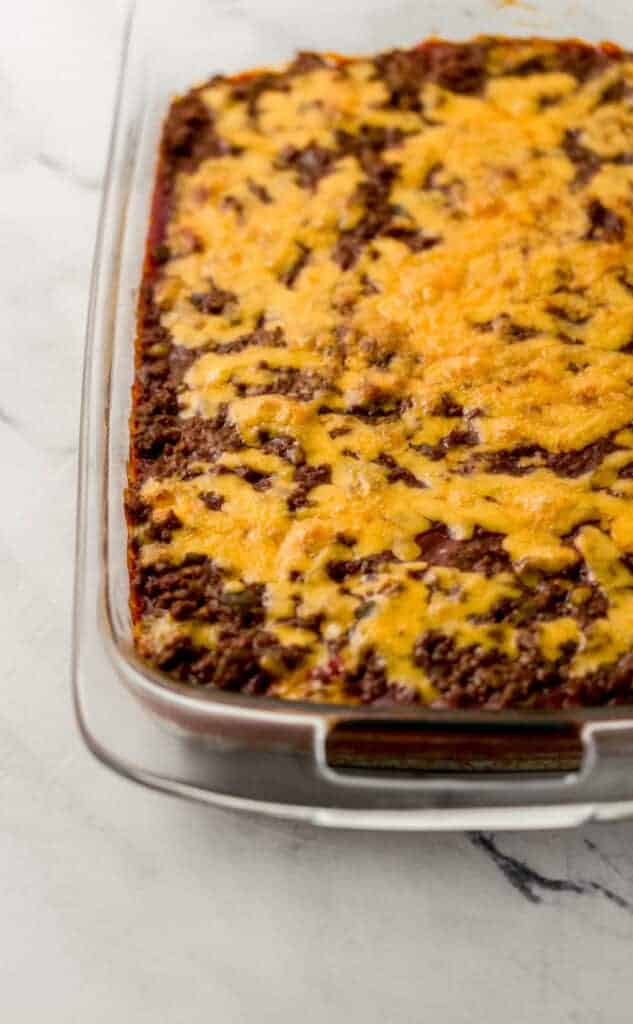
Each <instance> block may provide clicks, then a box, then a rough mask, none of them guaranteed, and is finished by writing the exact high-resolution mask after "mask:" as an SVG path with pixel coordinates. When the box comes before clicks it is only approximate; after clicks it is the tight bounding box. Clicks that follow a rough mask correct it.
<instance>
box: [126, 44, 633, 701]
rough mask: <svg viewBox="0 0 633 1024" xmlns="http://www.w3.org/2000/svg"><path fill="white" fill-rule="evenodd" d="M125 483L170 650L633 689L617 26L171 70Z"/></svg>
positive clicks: (631, 193) (292, 680)
mask: <svg viewBox="0 0 633 1024" xmlns="http://www.w3.org/2000/svg"><path fill="white" fill-rule="evenodd" d="M126 508H127V517H128V524H129V534H130V546H129V564H130V574H131V608H132V616H133V621H134V631H135V642H136V644H137V647H138V650H139V651H140V653H141V654H142V655H143V656H144V657H145V658H147V659H148V660H149V661H150V662H151V663H152V664H153V665H155V666H157V667H159V668H161V669H163V670H164V671H166V672H167V673H169V674H170V675H171V676H172V677H174V678H176V679H178V680H180V681H184V682H188V683H191V684H193V685H195V686H203V687H204V686H210V687H220V688H223V689H229V690H241V691H243V692H246V693H249V694H266V695H268V696H275V697H282V698H290V699H293V700H307V701H318V702H335V703H345V704H372V705H381V704H385V705H389V704H394V703H398V704H421V705H429V704H430V705H433V706H435V707H485V708H503V707H522V708H529V707H534V708H557V707H565V706H568V705H589V706H595V705H603V704H608V703H619V702H628V701H630V700H631V698H632V697H633V56H632V55H629V54H626V53H624V52H622V51H620V50H618V49H617V48H616V47H613V46H609V45H605V46H603V47H597V48H594V47H591V46H588V45H585V44H582V43H579V42H576V41H561V42H557V41H543V40H506V39H489V38H482V39H478V40H475V41H474V42H472V43H467V44H450V43H444V42H441V41H437V40H431V41H429V42H427V43H424V44H422V45H421V46H419V47H416V48H414V49H411V50H397V51H391V52H388V53H383V54H379V55H377V56H374V57H372V58H354V59H346V58H341V57H338V56H331V55H317V54H300V55H299V56H298V57H297V58H296V60H294V61H293V62H292V63H291V64H289V65H288V66H287V67H285V68H283V69H281V70H272V71H268V70H262V71H257V72H252V73H247V74H244V75H241V76H236V77H232V78H228V77H222V76H219V77H216V78H213V79H211V80H210V81H209V82H207V83H205V84H203V85H201V86H199V87H196V88H195V89H193V90H192V91H190V92H189V93H188V94H186V95H184V96H182V97H180V98H178V99H176V100H175V101H174V102H173V104H172V106H171V108H170V111H169V113H168V116H167V118H166V121H165V125H164V131H163V137H162V141H161V146H160V153H159V161H158V171H157V181H156V187H155V194H154V202H153V208H152V215H151V225H150V232H149V239H148V245H147V254H146V259H145V265H144V276H143V282H142V288H141V293H140V300H139V313H138V332H137V342H136V379H135V384H134V391H133V411H132V419H131V456H130V465H129V488H128V493H127V498H126Z"/></svg>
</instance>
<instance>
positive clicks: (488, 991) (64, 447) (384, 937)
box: [0, 0, 633, 1024]
mask: <svg viewBox="0 0 633 1024" xmlns="http://www.w3.org/2000/svg"><path fill="white" fill-rule="evenodd" d="M420 2H422V0H420ZM220 6H221V8H222V10H223V11H225V12H230V11H231V10H234V11H235V16H236V17H239V18H240V19H241V21H242V22H243V23H245V24H246V25H247V26H250V30H251V31H252V32H253V37H254V38H256V37H257V34H258V32H260V31H264V30H266V28H267V26H269V25H270V24H271V20H272V19H269V18H267V17H266V12H265V8H264V5H263V4H258V5H257V7H258V11H257V15H256V16H255V15H253V16H250V15H249V13H248V5H247V4H241V3H235V4H232V5H231V4H228V3H223V4H221V5H220ZM344 6H345V5H344V3H341V7H344ZM377 10H379V6H378V5H377ZM249 18H250V21H249ZM376 24H377V29H376V31H377V33H380V32H381V31H382V30H383V29H386V28H388V26H387V20H386V18H383V19H382V20H381V18H380V15H379V14H378V15H377V20H376ZM121 28H122V3H121V2H118V3H117V2H112V0H110V2H109V3H106V2H100V0H65V2H62V0H57V2H51V0H22V2H21V3H12V4H11V5H9V4H7V10H3V32H2V37H1V39H0V50H1V63H0V123H1V124H2V141H1V142H0V223H1V230H0V263H1V265H2V273H1V276H0V280H1V281H2V286H1V288H0V305H1V308H2V320H1V322H2V324H3V334H2V342H1V343H0V465H2V468H3V477H2V512H1V513H0V621H2V638H3V644H2V669H3V679H2V683H3V685H2V695H3V696H2V702H1V703H0V864H1V865H2V871H1V873H0V1005H1V1007H2V1018H3V1020H7V1021H11V1022H16V1024H23V1022H24V1024H31V1022H34V1024H35V1022H40V1021H42V1020H47V1021H50V1022H51V1024H72V1022H80V1021H81V1022H82V1024H83V1022H84V1021H90V1022H91V1024H106V1022H107V1024H112V1022H113V1021H117V1022H118V1021H121V1022H126V1024H127V1022H130V1024H145V1022H147V1024H150V1022H151V1024H157V1022H163V1021H167V1022H177V1024H181V1022H182V1024H197V1022H201V1024H202V1022H205V1024H206V1022H208V1021H211V1020H212V1021H213V1022H214V1024H241V1022H246V1024H251V1022H255V1021H257V1022H262V1024H266V1022H268V1021H270V1022H271V1024H272V1022H273V1021H274V1022H275V1024H284V1022H291V1021H295V1020H296V1019H300V1020H301V1021H302V1024H321V1022H323V1021H332V1022H335V1024H338V1022H341V1024H342V1022H356V1021H359V1022H360V1021H362V1022H363V1024H383V1022H386V1024H390V1022H392V1021H393V1022H403V1024H418V1022H426V1021H429V1020H432V1021H437V1022H442V1024H444V1022H447V1024H478V1022H480V1021H486V1022H488V1024H509V1022H510V1024H534V1022H535V1021H539V1024H565V1022H575V1024H620V1022H622V1024H624V1022H628V1021H630V1020H631V1016H632V1011H631V1005H630V1004H631V1000H630V995H631V990H632V982H631V968H630V954H631V948H632V947H631V943H632V940H633V853H632V847H633V823H631V824H620V825H612V826H602V827H592V828H586V829H583V830H580V831H578V832H569V833H565V832H546V833H541V834H518V833H517V834H505V835H501V834H498V835H490V834H487V833H486V834H481V835H472V836H465V835H458V834H451V835H438V834H434V835H426V836H425V835H412V834H405V835H370V834H364V833H330V832H318V831H316V830H312V829H309V828H307V827H304V826H293V825H289V824H280V823H276V822H272V821H266V820H261V819H256V818H247V817H239V816H236V815H233V814H229V813H224V812H220V811H213V810H210V809H207V808H203V807H198V806H190V805H186V804H182V803H178V802H177V801H175V800H170V799H167V798H164V797H160V796H157V795H154V794H151V793H149V792H145V791H142V790H140V789H137V788H134V787H133V786H132V785H130V784H129V783H126V782H124V781H122V780H120V779H118V778H116V777H115V776H114V775H112V774H109V773H108V772H106V771H105V770H104V769H103V768H101V767H100V766H99V765H97V764H96V762H94V761H93V760H92V759H91V758H90V756H89V755H88V754H87V753H86V752H85V750H84V749H83V748H82V746H81V744H80V741H79V738H78V735H77V732H76V729H75V726H74V723H73V720H72V714H71V706H70V698H69V680H68V675H69V673H68V661H69V633H70V627H69V616H70V590H71V576H72V559H73V517H74V490H75V470H76V465H75V463H76V441H77V425H78V407H79V382H80V363H81V349H82V335H83V324H84V316H85V309H86V302H87V288H88V279H89V269H90V261H91V254H92V246H93V238H94V231H95V224H96V215H97V207H98V203H99V195H100V182H101V178H102V171H103V163H104V155H105V146H106V137H107V130H108V121H109V109H110V105H111V102H112V94H113V88H114V78H115V71H116V63H117V57H118V46H119V39H120V33H121ZM282 42H283V40H282ZM78 119H80V120H78ZM84 119H85V120H84ZM78 123H81V130H80V131H77V130H76V125H77V124H78Z"/></svg>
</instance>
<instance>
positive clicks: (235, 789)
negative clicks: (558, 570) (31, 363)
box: [74, 3, 633, 828]
mask: <svg viewBox="0 0 633 1024" xmlns="http://www.w3.org/2000/svg"><path fill="white" fill-rule="evenodd" d="M168 7H169V5H168ZM555 11H556V7H554V8H553V7H552V5H551V4H550V5H548V7H547V19H548V21H547V22H543V16H541V15H539V14H538V12H533V13H532V19H533V21H532V23H531V24H530V23H529V18H528V19H527V21H528V23H527V24H526V12H525V11H521V10H520V9H519V8H516V9H515V8H506V9H498V8H496V7H494V6H489V5H481V8H480V10H479V11H478V12H477V13H476V14H475V15H472V16H469V15H464V14H463V13H460V10H459V8H458V6H457V5H451V4H449V5H442V6H441V8H440V7H439V5H438V7H437V8H435V7H434V6H433V5H426V8H425V10H424V11H423V12H418V14H417V15H416V18H414V19H411V18H410V17H406V15H407V14H408V13H410V12H407V10H406V9H405V7H404V6H400V5H397V4H394V5H390V7H389V8H388V9H387V12H388V14H389V33H390V34H391V37H392V38H391V39H390V40H389V41H393V43H394V44H395V43H398V42H413V41H414V40H416V39H420V38H424V36H426V35H428V34H429V33H430V32H431V31H434V30H435V31H438V32H440V33H441V34H442V35H443V36H446V37H459V36H472V35H473V34H474V33H476V32H480V31H486V32H488V31H490V32H506V33H513V34H516V33H517V32H521V31H522V32H524V33H534V32H536V31H538V32H539V34H544V33H546V34H552V35H567V34H569V28H570V26H569V24H565V19H564V18H563V5H561V8H560V12H561V13H560V17H559V20H558V23H557V21H556V14H555ZM262 12H263V8H262V7H260V5H257V4H253V5H251V8H250V13H251V26H252V31H253V32H255V31H256V30H255V28H254V26H256V25H258V24H259V20H258V19H261V18H262V17H264V20H265V18H266V15H265V13H264V14H263V13H262ZM278 16H279V24H283V25H284V26H285V37H282V35H275V34H274V33H263V35H265V36H267V38H269V40H272V44H271V46H270V49H268V50H265V51H264V50H256V48H253V46H252V38H251V37H250V36H249V35H248V32H242V33H240V31H239V29H240V20H239V17H238V16H236V15H234V14H233V15H232V14H230V12H228V13H227V12H224V13H223V12H222V11H221V10H219V9H218V8H216V7H215V6H209V5H206V4H198V3H193V4H191V5H187V13H186V16H185V17H184V18H183V8H182V5H180V6H179V7H178V20H179V24H182V23H183V22H184V24H186V25H187V26H188V28H187V31H186V32H185V33H184V35H183V36H182V38H179V42H178V46H177V47H173V46H172V47H171V49H170V48H169V47H165V42H164V40H162V41H161V38H160V30H159V28H158V26H157V23H156V20H155V18H154V17H152V14H151V11H150V10H149V7H146V6H145V5H144V4H141V5H140V6H139V7H138V8H137V10H136V12H135V17H134V19H133V21H132V29H131V36H130V39H129V54H128V62H127V65H126V67H127V70H126V71H125V73H124V75H123V79H122V81H123V87H122V92H121V96H120V104H119V111H118V115H117V123H116V125H115V132H114V139H113V149H112V156H111V162H110V170H109V187H108V189H107V196H106V201H105V206H104V214H103V218H102V222H101V232H100V234H101V237H100V244H99V247H98V254H97V260H96V267H95V280H94V286H93V297H92V303H91V316H90V322H89V330H88V347H87V359H86V377H85V391H84V406H83V426H82V465H81V473H80V517H79V533H78V563H77V589H76V619H75V656H74V657H75V670H74V672H75V694H76V702H77V709H78V712H79V718H80V724H81V727H82V731H83V733H84V736H85V738H86V740H87V742H88V743H89V745H90V746H91V748H92V749H93V750H94V751H95V752H96V753H98V754H99V756H101V757H102V758H103V759H104V760H106V761H108V762H109V763H111V764H113V765H114V766H116V767H117V768H118V769H119V770H120V771H123V772H124V773H126V774H129V775H131V776H132V777H135V778H138V779H140V780H142V781H145V782H147V783H148V784H151V785H154V786H157V787H158V788H163V789H166V790H169V791H173V792H180V793H183V794H186V795H190V796H196V797H200V798H202V799H208V800H213V801H215V802H219V803H224V804H228V805H231V806H246V807H251V808H253V809H260V810H268V811H270V812H272V813H277V814H285V815H287V816H293V817H300V818H304V819H307V820H313V821H318V822H322V823H324V824H336V825H349V826H351V825H356V826H358V827H367V826H372V827H412V828H455V827H483V826H486V827H502V826H503V825H504V824H505V825H507V826H508V827H517V825H519V824H520V825H521V826H522V827H529V826H533V827H537V826H542V825H547V824H549V825H552V824H561V825H562V824H573V823H576V822H579V821H582V820H586V819H587V818H588V817H590V816H592V815H595V816H602V817H608V816H610V817H613V816H617V815H622V814H624V813H628V812H629V811H630V809H631V807H630V803H629V802H630V801H631V800H632V799H633V785H631V786H629V784H628V780H627V766H626V751H627V749H628V746H629V744H630V742H631V739H630V733H629V731H628V729H627V727H626V726H627V722H628V715H629V713H628V712H627V710H626V709H625V708H620V709H608V710H602V711H600V710H596V711H584V710H582V709H580V710H573V711H568V712H565V713H563V714H561V713H554V712H530V713H529V714H527V713H521V712H516V711H512V712H504V713H503V714H489V713H485V712H477V713H473V712H469V711H465V712H460V711H458V712H450V713H445V712H442V711H431V710H429V711H426V710H424V711H420V710H417V711H416V712H415V720H412V718H411V713H410V711H409V710H407V709H406V708H404V709H401V708H399V709H396V710H394V711H388V710H385V709H372V710H365V709H360V708H359V709H356V708H348V707H321V706H319V705H314V706H307V705H305V704H302V703H300V702H298V703H296V704H292V705H284V706H280V705H279V703H278V702H276V701H274V700H269V699H268V698H257V699H255V700H253V699H252V698H249V697H248V696H243V695H236V694H231V693H227V694H225V693H216V692H211V691H208V692H204V693H198V692H195V693H194V692H192V691H191V690H190V689H189V688H187V687H184V686H180V685H177V684H176V685H174V684H173V683H172V684H170V683H168V682H167V681H166V679H165V678H164V677H163V676H161V674H160V673H159V672H155V671H152V670H151V669H150V668H148V666H147V665H146V664H144V663H143V662H142V661H141V660H140V659H138V658H137V657H136V655H135V654H134V652H133V647H132V642H131V631H130V624H129V616H128V611H127V601H128V582H127V568H126V561H125V524H124V521H123V515H122V509H121V507H120V496H121V493H122V490H123V487H124V484H125V464H126V457H127V419H128V415H129V392H128V388H129V382H130V379H131V370H132V352H131V346H130V338H131V336H132V334H133V329H134V327H133V325H134V302H135V295H134V290H133V289H134V285H135V284H136V282H137V281H138V279H139V268H140V264H141V259H142V244H143V238H144V231H145V222H146V217H147V210H148V201H149V192H150V188H151V182H152V171H153V161H154V155H155V146H156V141H157V137H158V126H159V123H160V119H161V117H162V115H163V112H164V110H165V109H166V106H167V102H168V99H169V97H170V95H171V94H173V93H174V92H177V91H179V90H182V89H183V87H185V86H186V85H188V84H189V83H190V81H191V80H192V78H194V79H195V77H196V73H197V74H198V77H200V78H202V77H205V76H207V75H208V73H209V71H213V70H214V65H215V66H216V67H217V68H218V69H219V68H220V67H222V68H224V69H227V70H229V71H231V70H235V69H238V68H240V67H243V66H248V65H249V64H270V63H274V62H275V61H278V60H279V59H283V58H287V57H289V56H290V54H291V52H292V50H293V49H294V48H296V47H301V48H329V47H331V44H332V36H333V34H335V33H336V38H335V42H336V46H337V48H338V49H341V50H342V49H351V48H353V49H355V50H359V49H360V50H371V49H376V48H377V47H376V43H377V42H379V43H380V45H381V46H383V45H384V43H385V38H384V36H385V13H384V7H383V5H378V4H372V3H368V4H364V5H361V6H360V7H359V8H357V9H356V20H355V23H354V31H353V32H352V30H351V27H350V28H349V29H347V30H346V29H343V31H342V36H343V38H341V31H340V29H339V28H338V27H337V26H336V12H335V11H334V10H333V9H332V10H331V11H330V12H329V14H328V11H327V9H326V11H325V16H323V12H322V16H321V17H320V19H319V23H318V26H317V25H315V26H314V27H313V29H312V30H311V31H310V32H306V30H305V26H303V27H302V26H300V25H299V24H298V21H300V20H301V19H298V17H297V12H296V11H294V9H293V8H291V5H287V8H284V10H280V11H279V15H278ZM539 17H541V22H540V23H538V18H539ZM577 18H578V21H577V24H574V26H573V28H574V31H575V32H577V33H578V34H579V35H584V36H586V37H587V38H590V39H596V38H600V37H602V36H609V37H611V38H613V39H615V40H616V41H617V42H618V43H620V44H622V45H623V46H626V45H627V43H629V44H630V42H631V38H630V28H631V26H629V27H628V28H629V38H627V35H626V32H627V25H626V18H625V16H624V11H623V9H622V11H621V12H620V16H618V13H617V11H616V12H614V13H613V14H612V15H610V20H609V21H608V22H607V23H606V24H604V25H601V24H598V25H596V24H595V23H594V21H593V15H592V14H591V12H589V11H588V8H587V9H583V7H582V5H581V6H579V10H578V16H577ZM165 19H166V22H165V24H168V22H169V11H168V10H167V8H166V9H165ZM535 19H536V22H537V23H536V24H535V23H534V20H535ZM412 20H413V21H415V24H413V23H412ZM359 26H360V29H359ZM242 28H243V26H242ZM292 31H295V32H296V37H292V36H291V32H292ZM346 31H348V32H349V43H348V41H347V39H346V38H345V32H346ZM210 38H213V39H214V41H215V44H216V46H219V45H220V40H222V39H224V40H225V43H226V48H225V49H221V48H220V49H218V50H217V51H216V52H217V56H215V55H213V54H211V53H210V52H209V48H208V46H207V45H206V40H207V39H210ZM240 40H241V45H240ZM172 41H173V40H172ZM167 50H169V53H167V52H166V51H167ZM158 68H160V71H159V72H158V71H157V69H158ZM104 423H105V430H104V429H103V426H104ZM121 681H123V682H124V683H125V684H126V685H125V686H122V685H121ZM131 693H132V694H133V695H134V696H135V697H136V698H137V700H136V701H135V700H134V699H133V698H132V696H131ZM147 710H149V711H151V712H152V713H151V714H147ZM159 720H162V721H163V722H167V723H168V724H169V726H170V727H171V730H172V732H166V731H165V730H164V729H162V728H159V727H158V724H157V723H158V722H159ZM174 730H175V731H174Z"/></svg>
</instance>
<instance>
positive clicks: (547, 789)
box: [314, 719, 633, 811]
mask: <svg viewBox="0 0 633 1024" xmlns="http://www.w3.org/2000/svg"><path fill="white" fill-rule="evenodd" d="M369 721H370V720H369ZM346 724H349V723H346V722H345V719H342V720H341V719H339V720H337V721H332V720H329V721H327V722H322V723H321V727H320V728H317V730H316V733H315V749H314V755H315V758H314V765H315V769H316V772H317V774H318V776H319V782H320V785H321V786H323V785H325V786H326V787H327V789H332V790H336V792H337V794H338V796H339V798H340V797H341V796H342V795H343V794H348V796H349V797H352V794H353V793H356V795H357V796H358V795H359V790H360V791H364V794H365V798H366V799H367V800H368V801H371V803H372V804H374V801H375V800H377V801H378V802H379V803H380V804H384V802H385V800H386V801H387V803H389V801H392V803H391V806H397V807H402V806H403V802H404V803H405V804H406V805H407V806H413V805H415V806H418V807H421V806H427V805H429V803H432V804H433V805H435V806H438V805H445V804H447V803H448V804H450V805H452V806H461V807H481V806H482V805H483V804H488V805H494V806H511V805H512V804H513V803H514V804H515V803H516V802H517V800H519V801H520V803H521V804H522V805H525V804H526V803H529V804H530V805H532V806H546V805H557V804H561V803H574V804H579V803H592V804H594V803H599V804H604V803H608V804H613V803H623V802H624V803H626V802H631V804H632V811H633V721H631V720H626V721H619V722H613V721H610V722H595V721H593V722H586V723H584V724H583V723H574V722H570V723H568V727H567V728H566V727H565V726H564V725H563V727H562V728H561V727H560V725H559V727H558V728H557V729H553V727H552V725H551V724H549V723H547V722H545V721H542V723H541V724H540V726H535V727H534V730H533V733H534V736H535V737H536V736H537V735H538V734H540V736H541V743H540V744H539V743H537V742H536V743H535V744H533V749H534V750H535V751H536V753H537V755H538V751H539V750H541V751H542V750H545V749H546V748H547V745H548V743H550V744H551V740H552V738H555V739H556V742H555V743H554V744H553V745H552V746H553V747H558V748H559V751H560V750H561V743H560V741H561V738H564V739H565V740H566V742H565V743H563V744H562V748H564V750H563V754H562V756H560V757H557V758H553V759H552V758H550V759H549V763H548V760H547V759H544V760H542V761H541V762H540V763H539V756H537V757H536V760H535V759H534V758H533V759H532V761H531V762H530V760H529V758H528V759H527V760H526V761H525V765H524V767H522V766H521V764H520V763H519V762H517V761H515V762H514V763H513V764H509V763H507V762H506V763H505V764H504V763H503V760H501V761H499V760H498V759H497V763H496V764H495V763H494V759H493V758H490V759H489V762H488V763H487V764H486V762H485V760H482V759H480V760H479V762H477V760H476V759H475V761H472V760H471V761H470V762H468V761H467V760H465V759H464V757H463V754H460V755H459V757H458V758H456V761H455V767H454V768H451V767H447V765H446V763H444V765H443V766H442V765H440V767H439V768H438V767H437V762H436V765H435V766H433V764H432V763H430V762H429V763H428V764H427V767H426V768H425V767H421V765H423V763H424V758H421V759H420V760H419V762H418V764H417V765H413V766H412V764H411V762H410V763H409V769H408V770H407V769H406V768H405V770H402V767H401V764H402V762H400V765H399V766H398V768H396V767H395V760H394V763H393V764H392V765H389V762H388V758H387V759H386V760H383V762H382V766H380V767H379V766H371V765H369V764H368V763H367V762H365V766H362V767H360V766H357V765H358V764H359V762H357V764H356V765H355V764H354V760H353V758H350V757H347V758H345V757H343V758H341V757H340V756H337V754H336V747H337V741H336V737H337V732H338V733H339V735H340V729H341V726H342V725H343V726H345V725H346ZM380 724H381V725H384V724H385V723H380ZM393 724H394V726H395V729H396V731H397V730H398V728H399V727H400V726H399V723H398V722H397V720H396V722H394V723H393ZM369 727H370V726H369V725H368V728H369ZM408 727H409V728H410V726H408ZM445 728H446V734H447V736H448V737H449V738H450V733H451V727H450V726H445ZM371 729H373V730H374V732H375V729H376V723H371ZM457 730H458V731H457V733H456V735H458V734H459V732H460V731H463V726H459V727H457ZM353 731H354V733H355V747H356V750H359V749H361V748H362V723H358V722H355V723H354V725H353ZM435 731H436V730H435ZM514 731H515V737H516V738H519V737H520V740H519V743H518V746H521V744H524V740H525V730H524V728H523V727H516V729H515V730H514ZM432 732H433V730H432V729H431V728H430V727H429V726H428V725H427V726H426V728H424V727H422V728H421V729H420V732H419V744H420V746H421V747H422V748H423V747H425V746H427V747H428V741H429V738H430V737H431V735H432ZM496 732H497V735H498V730H497V729H496V727H495V726H494V725H490V723H486V724H484V725H482V726H480V727H477V726H476V725H473V726H472V735H477V736H478V737H479V739H481V737H483V738H484V745H485V737H486V736H488V741H489V743H490V749H491V750H492V749H493V747H494V740H493V737H494V736H495V733H496ZM574 737H575V738H576V744H575V746H574V742H573V740H574ZM333 738H334V742H333ZM374 739H375V736H374ZM410 739H411V736H410ZM506 741H507V743H508V744H510V743H511V740H510V738H509V737H508V730H507V729H506ZM480 746H481V744H480ZM515 746H516V744H515ZM471 747H472V744H471ZM575 750H576V751H577V756H576V755H575ZM339 755H340V744H339ZM574 761H575V764H572V763H571V762H574ZM374 805H375V804H374Z"/></svg>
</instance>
